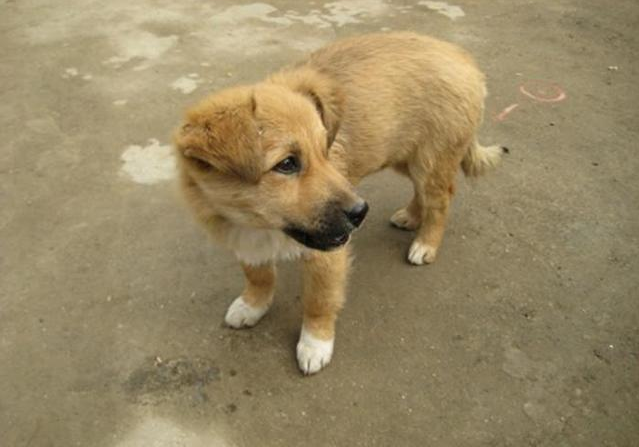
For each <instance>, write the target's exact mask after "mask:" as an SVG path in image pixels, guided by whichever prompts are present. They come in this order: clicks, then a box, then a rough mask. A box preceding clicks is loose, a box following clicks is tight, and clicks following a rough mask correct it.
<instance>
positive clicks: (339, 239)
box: [284, 226, 352, 251]
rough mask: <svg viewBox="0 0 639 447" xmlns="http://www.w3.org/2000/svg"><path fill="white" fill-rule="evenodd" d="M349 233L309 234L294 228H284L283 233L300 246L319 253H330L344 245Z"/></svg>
mask: <svg viewBox="0 0 639 447" xmlns="http://www.w3.org/2000/svg"><path fill="white" fill-rule="evenodd" d="M351 231H352V229H349V230H348V231H342V232H339V233H321V232H309V231H306V230H303V229H302V228H299V227H296V226H288V227H286V228H284V233H286V234H287V235H288V236H290V237H292V238H293V239H295V240H296V241H297V242H299V243H300V244H302V245H304V246H306V247H308V248H312V249H315V250H321V251H330V250H334V249H336V248H339V247H341V246H342V245H345V244H346V243H347V242H348V241H349V239H350V238H351Z"/></svg>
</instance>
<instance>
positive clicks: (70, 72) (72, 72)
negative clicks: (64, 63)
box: [62, 67, 80, 79]
mask: <svg viewBox="0 0 639 447" xmlns="http://www.w3.org/2000/svg"><path fill="white" fill-rule="evenodd" d="M78 74H80V72H79V71H78V69H77V68H75V67H69V68H66V69H65V70H64V73H63V74H62V77H63V78H64V79H69V78H75V77H76V76H77V75H78Z"/></svg>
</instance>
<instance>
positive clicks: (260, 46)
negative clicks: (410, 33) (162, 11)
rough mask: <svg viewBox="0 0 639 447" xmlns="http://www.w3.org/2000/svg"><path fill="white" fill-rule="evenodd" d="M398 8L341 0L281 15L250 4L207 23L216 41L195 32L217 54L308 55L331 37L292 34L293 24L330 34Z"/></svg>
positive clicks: (376, 1) (380, 0) (379, 1)
mask: <svg viewBox="0 0 639 447" xmlns="http://www.w3.org/2000/svg"><path fill="white" fill-rule="evenodd" d="M391 8H395V9H397V7H395V6H392V5H390V4H387V3H386V2H385V1H384V0H343V1H339V2H338V1H335V2H329V3H325V4H323V6H322V7H321V9H320V8H316V9H312V10H311V11H309V12H308V13H306V14H301V13H299V12H297V11H294V10H287V11H285V12H283V11H280V10H279V9H277V8H276V7H275V6H273V5H270V4H268V3H261V2H260V3H250V4H244V5H233V6H230V7H228V8H225V9H223V10H221V11H219V12H217V13H216V14H214V15H213V16H212V17H211V18H210V19H209V23H210V25H212V26H211V29H214V30H215V31H216V37H215V38H214V39H213V38H210V37H209V35H208V32H207V33H204V32H203V31H202V30H200V31H198V32H194V33H193V35H194V36H197V37H200V36H202V37H206V38H207V40H209V41H210V45H212V46H214V47H215V48H216V49H217V50H218V51H232V52H234V53H238V54H239V53H241V54H244V55H245V56H246V55H254V54H264V53H265V52H270V51H281V48H282V45H287V46H288V47H290V48H294V49H297V50H300V51H304V52H306V51H310V50H314V49H316V48H317V47H320V46H322V45H323V44H324V43H325V42H326V41H327V40H330V39H331V38H332V37H333V34H332V33H331V32H329V31H327V32H326V33H324V35H322V34H318V33H302V34H299V33H295V34H294V35H291V31H290V29H291V27H292V26H294V25H296V24H303V25H307V26H313V27H314V28H316V29H327V30H330V29H331V28H333V27H342V26H345V25H348V24H355V23H361V22H363V21H364V20H366V19H370V18H376V17H382V16H384V15H386V14H388V13H389V12H390V11H392V9H391Z"/></svg>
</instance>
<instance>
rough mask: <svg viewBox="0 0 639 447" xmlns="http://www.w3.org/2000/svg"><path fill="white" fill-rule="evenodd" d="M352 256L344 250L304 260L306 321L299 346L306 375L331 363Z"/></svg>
mask: <svg viewBox="0 0 639 447" xmlns="http://www.w3.org/2000/svg"><path fill="white" fill-rule="evenodd" d="M349 252H350V250H349V249H348V247H344V248H341V249H339V250H335V251H330V252H312V253H311V254H309V255H307V256H306V257H305V258H304V267H303V277H304V278H303V279H304V291H303V294H302V301H303V305H304V319H303V323H302V331H301V334H300V339H299V342H298V343H297V362H298V365H299V367H300V369H301V370H302V372H303V373H304V374H314V373H316V372H318V371H319V370H320V369H322V368H323V367H325V366H326V365H328V363H329V362H330V361H331V357H332V355H333V343H334V340H335V320H336V319H337V313H338V312H339V310H340V309H341V308H342V305H343V303H344V298H345V296H344V294H345V289H346V279H347V276H348V269H349V267H350V257H349Z"/></svg>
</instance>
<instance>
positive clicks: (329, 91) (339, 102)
mask: <svg viewBox="0 0 639 447" xmlns="http://www.w3.org/2000/svg"><path fill="white" fill-rule="evenodd" d="M271 79H272V81H274V82H275V83H277V84H280V85H285V86H287V87H289V88H291V89H292V90H294V91H296V92H298V93H301V94H302V95H304V96H306V97H307V98H309V99H310V100H311V101H312V102H313V104H314V105H315V108H316V109H317V113H318V114H319V116H320V118H321V119H322V123H324V127H325V128H326V140H327V142H326V144H327V147H331V145H332V144H333V141H335V137H336V136H337V131H338V130H339V126H340V122H341V119H342V111H343V104H344V100H343V96H342V93H341V91H340V90H339V88H338V87H337V85H336V83H335V82H334V81H333V80H331V79H330V78H329V77H327V76H325V75H323V74H321V73H319V72H318V71H316V70H313V69H311V68H309V67H304V68H297V69H295V70H292V71H289V72H283V73H279V74H278V75H276V76H274V77H273V78H271Z"/></svg>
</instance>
